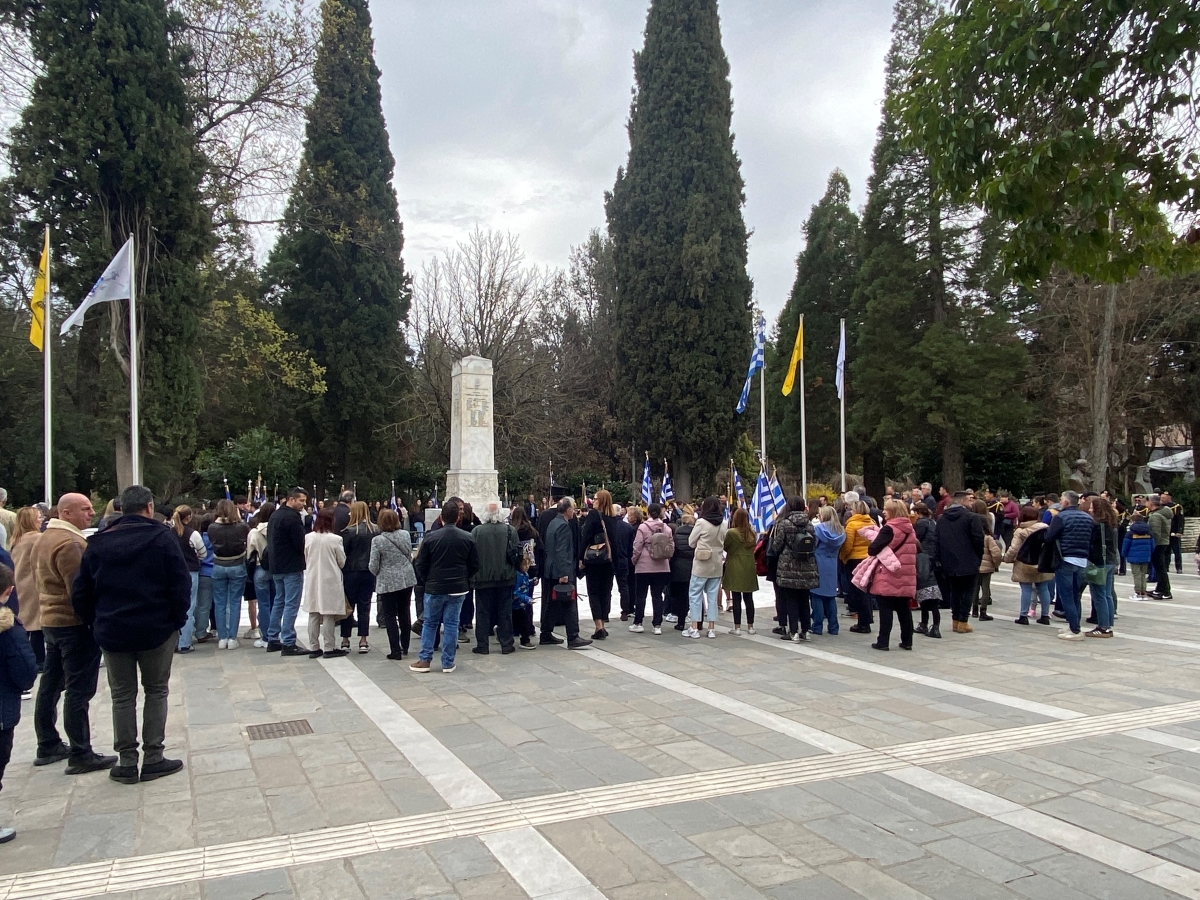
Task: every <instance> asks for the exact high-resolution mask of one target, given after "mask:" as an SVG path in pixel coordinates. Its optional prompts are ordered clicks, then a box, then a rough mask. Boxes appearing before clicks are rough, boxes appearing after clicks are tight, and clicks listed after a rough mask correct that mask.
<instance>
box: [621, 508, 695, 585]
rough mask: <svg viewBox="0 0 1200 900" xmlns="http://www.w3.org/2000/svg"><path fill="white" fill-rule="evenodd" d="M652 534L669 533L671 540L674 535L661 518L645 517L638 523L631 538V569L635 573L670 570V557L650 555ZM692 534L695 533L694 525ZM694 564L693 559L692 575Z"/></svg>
mask: <svg viewBox="0 0 1200 900" xmlns="http://www.w3.org/2000/svg"><path fill="white" fill-rule="evenodd" d="M654 534H667V535H671V538H672V540H674V535H672V534H671V526H669V525H668V524H667V523H666V522H664V521H663V520H662V519H647V520H646V521H645V522H643V523H642V524H641V525H639V526H638V530H637V534H636V535H635V536H634V538H633V571H634V573H635V574H637V575H645V574H648V573H650V572H670V571H671V560H670V559H655V558H654V557H653V556H651V555H650V536H651V535H654ZM692 534H695V528H694V526H693V531H692ZM688 541H689V542H690V541H691V535H689V536H688ZM693 546H694V545H693ZM695 566H696V561H695V560H693V561H692V574H693V575H694V574H696V571H695Z"/></svg>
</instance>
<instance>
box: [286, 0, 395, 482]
mask: <svg viewBox="0 0 1200 900" xmlns="http://www.w3.org/2000/svg"><path fill="white" fill-rule="evenodd" d="M313 82H314V85H315V87H316V96H315V97H314V99H313V101H312V105H311V106H310V107H309V109H308V114H307V122H306V128H305V141H304V151H303V155H302V157H301V160H300V171H299V173H298V175H297V177H296V184H295V186H294V188H293V190H292V195H291V198H290V200H289V203H288V207H287V210H286V212H285V214H284V223H283V227H282V229H281V232H280V236H279V240H278V242H277V244H276V245H275V248H274V250H273V252H272V255H271V259H270V261H269V262H268V265H267V269H266V281H267V285H268V295H269V297H270V298H271V300H272V301H273V302H275V303H277V304H278V308H279V319H280V324H281V325H282V326H283V327H284V328H285V329H286V330H287V331H289V332H291V333H292V334H294V335H296V336H297V338H298V339H299V341H300V344H301V345H302V346H303V347H304V348H305V349H306V350H308V351H309V352H310V353H311V354H312V357H313V359H314V360H316V362H317V364H318V365H320V366H322V367H324V369H325V384H326V387H327V390H326V392H325V393H324V394H323V395H319V396H316V397H312V396H309V397H303V398H299V399H298V400H297V412H298V414H297V425H298V435H299V437H300V439H301V441H302V442H303V443H304V445H305V451H306V467H307V469H308V472H307V474H308V475H309V476H310V477H312V478H317V479H319V480H323V479H325V478H326V476H327V475H334V476H338V477H340V478H341V479H343V480H345V481H347V482H348V481H349V480H350V479H351V478H354V477H361V476H362V475H365V474H370V473H372V472H375V471H377V470H378V469H379V467H380V465H381V464H383V463H386V461H387V459H388V458H389V455H390V454H389V452H388V447H387V445H386V443H385V440H384V439H383V437H382V427H383V426H384V425H385V424H387V422H388V420H389V411H390V410H391V409H392V406H393V403H392V400H391V395H392V393H393V392H394V390H393V388H394V383H395V380H396V373H395V372H394V371H389V365H393V364H394V361H395V362H399V361H402V360H403V359H404V349H403V343H402V341H401V338H400V322H401V321H402V320H403V319H404V318H405V316H406V315H407V313H408V300H409V281H408V278H407V276H406V275H405V271H404V264H403V262H402V261H401V259H400V251H401V250H402V248H403V246H404V238H403V232H402V227H401V224H400V212H399V209H398V207H397V203H396V192H395V190H394V189H393V188H392V172H393V169H394V167H395V161H394V160H393V158H392V151H391V149H390V147H389V146H388V136H387V126H386V124H385V123H384V120H383V106H382V101H381V94H380V88H379V69H378V68H377V67H376V65H375V50H374V42H373V40H372V37H371V14H370V11H369V9H368V7H367V0H323V2H322V4H321V37H320V43H319V45H318V48H317V58H316V63H315V66H314V69H313ZM381 477H382V476H381Z"/></svg>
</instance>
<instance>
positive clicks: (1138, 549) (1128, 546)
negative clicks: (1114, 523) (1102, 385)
mask: <svg viewBox="0 0 1200 900" xmlns="http://www.w3.org/2000/svg"><path fill="white" fill-rule="evenodd" d="M1121 555H1122V556H1123V557H1125V562H1127V563H1137V564H1139V565H1146V564H1147V563H1149V562H1150V559H1151V557H1152V556H1153V555H1154V535H1152V534H1151V533H1150V526H1149V525H1147V524H1146V523H1145V522H1134V523H1133V524H1132V525H1130V526H1129V530H1128V531H1126V532H1125V540H1124V542H1123V543H1122V545H1121ZM22 596H24V595H22Z"/></svg>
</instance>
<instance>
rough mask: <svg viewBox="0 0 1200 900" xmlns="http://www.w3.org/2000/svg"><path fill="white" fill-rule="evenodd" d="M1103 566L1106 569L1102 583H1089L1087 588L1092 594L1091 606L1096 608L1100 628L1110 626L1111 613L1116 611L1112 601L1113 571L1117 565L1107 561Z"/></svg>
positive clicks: (1111, 620)
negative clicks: (1105, 575)
mask: <svg viewBox="0 0 1200 900" xmlns="http://www.w3.org/2000/svg"><path fill="white" fill-rule="evenodd" d="M1104 568H1105V569H1106V570H1107V577H1106V578H1105V581H1104V584H1089V585H1088V589H1089V590H1090V591H1091V594H1092V606H1094V607H1095V608H1096V624H1097V625H1098V626H1099V627H1101V628H1112V627H1113V614H1114V613H1115V612H1116V606H1115V604H1114V603H1113V587H1112V586H1113V573H1114V572H1116V570H1117V567H1116V566H1115V565H1113V564H1112V563H1109V564H1108V565H1107V566H1105V567H1104Z"/></svg>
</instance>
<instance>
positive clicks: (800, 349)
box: [783, 316, 804, 397]
mask: <svg viewBox="0 0 1200 900" xmlns="http://www.w3.org/2000/svg"><path fill="white" fill-rule="evenodd" d="M802 359H804V316H801V317H800V327H799V328H797V329H796V346H795V347H793V348H792V361H791V363H789V364H788V371H787V378H785V379H784V380H783V396H785V397H786V396H788V395H789V394H791V392H792V387H793V385H795V383H796V366H798V365H799V364H800V360H802Z"/></svg>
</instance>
